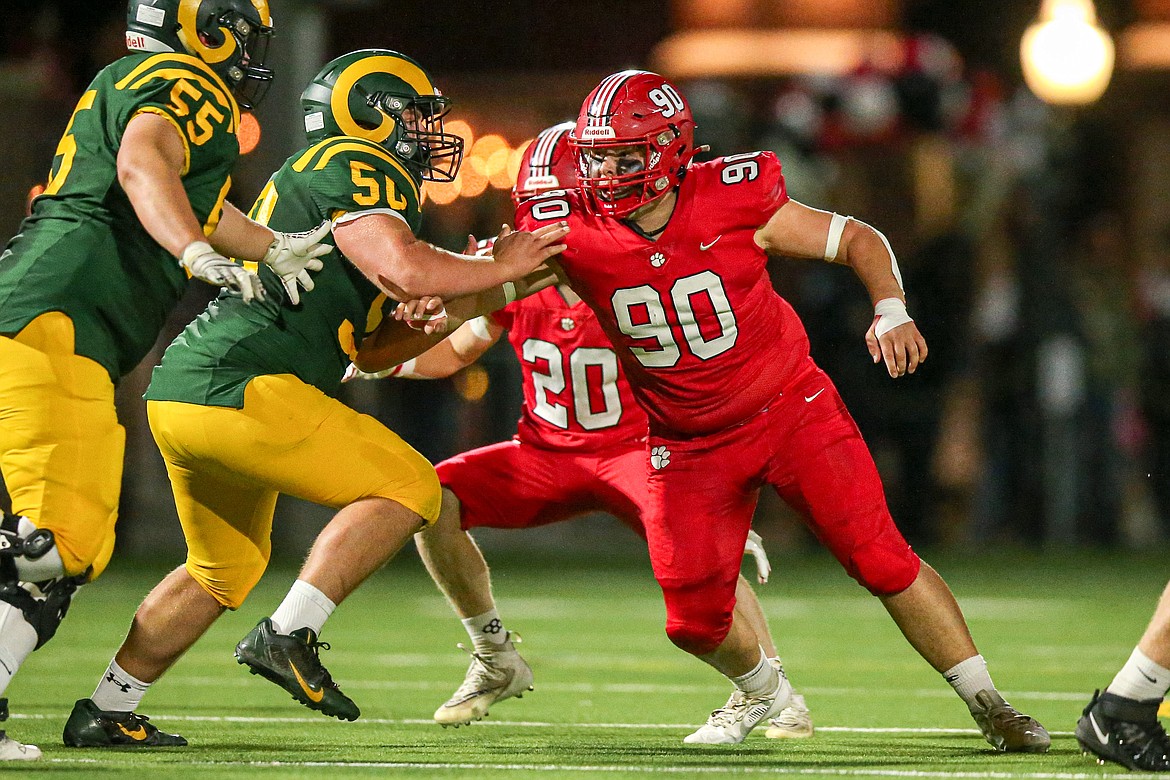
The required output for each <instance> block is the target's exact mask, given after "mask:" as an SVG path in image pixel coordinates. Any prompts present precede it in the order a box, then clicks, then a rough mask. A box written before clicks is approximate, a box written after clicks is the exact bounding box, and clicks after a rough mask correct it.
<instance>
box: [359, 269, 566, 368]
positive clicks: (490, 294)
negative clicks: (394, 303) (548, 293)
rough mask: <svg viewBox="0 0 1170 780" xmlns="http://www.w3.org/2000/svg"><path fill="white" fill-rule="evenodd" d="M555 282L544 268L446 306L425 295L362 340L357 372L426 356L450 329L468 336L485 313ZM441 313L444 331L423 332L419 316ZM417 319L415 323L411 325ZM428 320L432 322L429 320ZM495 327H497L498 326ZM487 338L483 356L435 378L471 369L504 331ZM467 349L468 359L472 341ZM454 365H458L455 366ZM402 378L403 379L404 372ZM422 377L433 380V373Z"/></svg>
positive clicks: (485, 337) (396, 312)
mask: <svg viewBox="0 0 1170 780" xmlns="http://www.w3.org/2000/svg"><path fill="white" fill-rule="evenodd" d="M556 280H557V277H556V274H555V273H553V272H552V271H551V270H549V269H547V268H541V269H538V270H536V271H533V272H532V273H530V274H528V275H527V276H525V277H524V278H523V279H518V280H516V281H515V282H505V283H504V284H503V285H500V286H499V287H495V288H493V289H491V290H486V291H484V292H480V293H475V294H473V295H466V296H463V297H461V298H457V299H455V300H453V301H451V302H450V303H446V304H444V303H443V302H442V301H441V300H439V301H437V305H434V306H433V307H429V306H428V305H429V304H432V303H434V302H435V301H436V299H434V298H433V297H429V296H428V297H424V298H421V299H415V300H412V301H409V302H407V303H406V304H404V305H401V306H399V307H398V309H397V310H396V311H395V316H394V317H393V318H391V317H387V318H386V319H384V320H382V323H381V324H380V325H379V326H378V328H377V329H376V330H375V331H374V332H373V333H371V334H370V335H368V336H366V338H365V339H363V340H362V346H361V348H360V349H359V350H358V354H357V359H356V360H355V361H354V363H355V365H356V366H357V368H358V369H359V370H361V371H363V372H366V373H380V372H383V371H386V370H387V369H390V368H393V367H395V366H399V365H402V364H404V363H406V362H407V361H410V360H412V359H414V358H416V357H418V356H420V355H422V353H424V352H426V351H427V350H428V349H430V348H431V347H432V346H434V345H436V344H442V343H444V342H443V340H444V339H445V338H446V334H447V331H448V330H450V328H455V329H456V331H455V332H456V333H458V332H459V331H460V330H463V331H464V333H465V335H466V334H468V333H470V331H468V330H464V329H465V327H467V326H469V325H470V324H471V322H472V321H473V320H476V319H478V318H480V317H482V316H483V315H485V314H490V313H491V312H493V311H498V310H499V309H502V308H504V307H505V306H507V305H508V304H509V303H511V302H512V301H513V300H520V299H521V298H526V297H528V296H529V295H532V294H534V293H537V292H539V291H540V290H543V289H544V288H545V287H548V286H550V285H552V284H554V283H555V282H556ZM440 309H442V310H443V312H444V319H445V321H446V322H445V324H446V326H449V327H445V328H444V330H443V331H442V332H440V331H432V332H430V333H427V332H426V331H425V330H423V329H421V327H422V326H420V325H419V322H420V321H419V319H416V318H418V317H428V318H429V317H433V316H434V314H435V313H436V312H438V311H439V310H440ZM412 319H413V323H412ZM427 321H428V322H430V321H431V320H429V319H428V320H427ZM489 321H490V319H489ZM492 327H495V326H494V325H493V326H492ZM487 333H488V334H491V333H494V335H491V336H490V341H487V342H486V343H485V344H484V345H483V347H482V349H481V350H480V352H479V353H476V354H474V355H473V356H471V357H470V358H469V359H467V360H466V362H464V363H462V364H461V365H458V366H455V367H453V368H451V370H450V371H448V372H447V373H446V374H438V375H437V376H435V377H434V378H439V377H440V376H448V375H449V374H452V373H454V372H455V371H458V370H459V369H460V368H463V366H465V365H469V364H470V363H472V362H473V361H474V360H475V359H476V358H478V357H479V355H480V354H482V353H483V351H484V350H486V349H487V348H488V347H490V346H491V345H492V344H493V343H495V341H496V339H498V338H499V335H500V333H499V332H498V331H493V330H491V329H490V328H489V330H488V331H487ZM487 338H488V336H487V335H484V334H483V333H481V339H484V340H486V339H487ZM465 347H466V349H467V350H468V354H469V355H470V354H471V352H473V348H472V346H470V342H465ZM454 359H455V360H462V359H463V358H461V357H459V356H455V357H454ZM451 365H454V364H453V363H452V364H451ZM399 375H403V374H402V372H400V374H399ZM424 378H431V377H430V376H429V375H428V376H427V377H424Z"/></svg>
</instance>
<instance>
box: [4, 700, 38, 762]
mask: <svg viewBox="0 0 1170 780" xmlns="http://www.w3.org/2000/svg"><path fill="white" fill-rule="evenodd" d="M5 720H8V699H0V721H5ZM40 757H41V749H40V748H39V747H37V746H36V745H25V744H22V743H20V742H17V741H16V740H15V739H13V738H12V737H10V736H8V734H6V733H5V732H4V730H3V729H0V761H35V760H36V759H38V758H40Z"/></svg>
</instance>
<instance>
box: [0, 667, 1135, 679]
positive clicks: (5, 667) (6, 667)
mask: <svg viewBox="0 0 1170 780" xmlns="http://www.w3.org/2000/svg"><path fill="white" fill-rule="evenodd" d="M5 668H7V667H5ZM1138 671H1139V672H1141V673H1142V677H1145V678H1146V679H1147V680H1149V681H1150V682H1152V683H1157V682H1158V678H1156V677H1150V675H1148V674H1146V670H1145V669H1143V668H1141V667H1140V666H1139V667H1138Z"/></svg>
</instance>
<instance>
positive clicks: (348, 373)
mask: <svg viewBox="0 0 1170 780" xmlns="http://www.w3.org/2000/svg"><path fill="white" fill-rule="evenodd" d="M414 365H415V362H414V358H411V359H410V360H408V361H406V362H405V363H400V364H398V365H397V366H391V367H390V368H384V369H382V370H381V371H362V370H361V369H360V368H358V367H357V366H355V365H354V364H353V363H350V364H349V367H348V368H347V369H345V374H344V375H343V376H342V377H341V381H342V382H350V381H352V380H354V379H385V378H386V377H389V376H400V377H402V378H404V379H426V378H427V377H425V376H421V375H419V374H416V373H415V372H414Z"/></svg>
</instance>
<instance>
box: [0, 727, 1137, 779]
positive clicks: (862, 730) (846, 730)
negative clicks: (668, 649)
mask: <svg viewBox="0 0 1170 780" xmlns="http://www.w3.org/2000/svg"><path fill="white" fill-rule="evenodd" d="M150 717H151V720H177V721H186V722H192V723H316V724H321V725H326V724H330V725H333V726H340V725H341V722H340V721H333V720H327V719H324V718H322V717H311V716H310V717H292V716H290V717H282V718H271V717H260V716H251V715H178V714H169V713H163V712H160V713H152V714H151V716H150ZM11 719H12V720H52V719H64V715H60V714H58V715H46V714H21V713H17V714H14V715H12V716H11ZM362 724H369V725H372V726H373V725H377V726H436V725H438V724H436V723H435V722H434V721H433V720H430V719H429V718H425V719H424V718H361V719H360V720H358V721H356V722H355V723H354V724H353V725H358V726H360V725H362ZM479 726H505V727H512V728H534V729H555V728H565V729H693V728H694V727H695V724H694V723H570V722H555V723H554V722H550V721H540V720H495V719H492V720H481V721H476V727H477V728H478V727H479ZM349 727H352V726H349ZM816 730H817V731H818V732H826V733H838V734H956V735H960V734H979V730H978V729H973V728H972V729H944V728H912V727H908V726H907V727H901V726H892V727H884V726H881V727H879V726H817V727H816ZM1049 733H1050V734H1052V735H1053V736H1072V732H1071V731H1050V732H1049ZM1128 776H1129V775H1127V777H1128Z"/></svg>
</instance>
